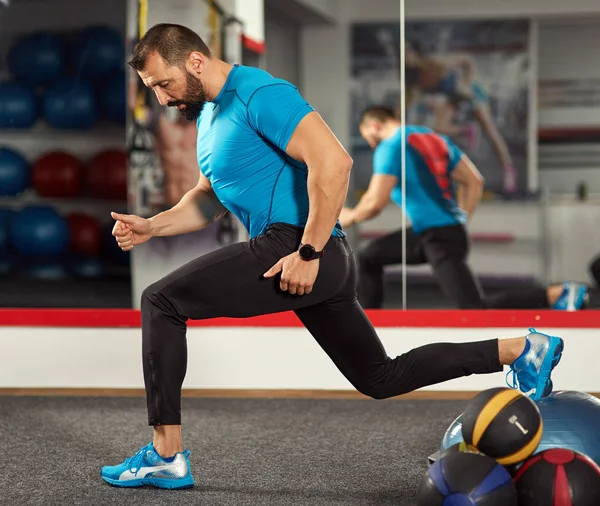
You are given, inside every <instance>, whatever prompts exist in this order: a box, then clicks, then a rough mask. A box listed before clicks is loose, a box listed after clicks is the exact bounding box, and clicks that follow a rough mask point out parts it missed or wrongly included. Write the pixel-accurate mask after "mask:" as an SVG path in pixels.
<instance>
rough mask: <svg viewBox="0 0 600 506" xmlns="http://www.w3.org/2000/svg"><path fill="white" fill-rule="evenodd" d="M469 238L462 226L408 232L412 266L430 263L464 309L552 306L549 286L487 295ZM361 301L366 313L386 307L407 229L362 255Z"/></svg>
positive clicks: (450, 296)
mask: <svg viewBox="0 0 600 506" xmlns="http://www.w3.org/2000/svg"><path fill="white" fill-rule="evenodd" d="M468 254H469V239H468V236H467V232H466V230H465V228H464V227H463V226H462V225H453V226H447V227H439V228H431V229H429V230H425V231H424V232H423V233H422V234H419V235H416V234H414V233H413V231H412V229H410V228H409V229H407V230H406V264H407V265H420V264H425V263H429V264H430V265H431V267H432V269H433V272H434V275H435V277H436V280H437V282H438V283H439V286H440V288H441V289H442V292H443V293H444V295H446V297H447V298H448V299H449V300H451V301H453V302H454V303H455V304H456V306H457V307H458V308H459V309H540V308H547V307H549V306H548V299H547V295H546V288H545V287H528V288H524V289H520V290H512V291H506V292H503V293H499V294H497V295H494V296H491V297H485V296H484V294H483V290H482V289H481V286H480V285H479V282H478V281H477V279H476V277H475V276H474V274H473V272H472V271H471V269H470V267H469V265H468V263H467V257H468ZM358 257H359V265H360V275H359V290H358V293H359V301H360V303H361V304H362V306H363V307H364V308H366V309H379V308H381V307H383V299H384V293H383V268H384V267H385V266H386V265H396V264H400V263H402V230H398V231H396V232H393V233H391V234H389V235H386V236H384V237H381V238H380V239H376V240H374V241H371V242H370V243H368V244H367V246H366V247H364V248H363V249H362V250H361V251H360V252H359V254H358Z"/></svg>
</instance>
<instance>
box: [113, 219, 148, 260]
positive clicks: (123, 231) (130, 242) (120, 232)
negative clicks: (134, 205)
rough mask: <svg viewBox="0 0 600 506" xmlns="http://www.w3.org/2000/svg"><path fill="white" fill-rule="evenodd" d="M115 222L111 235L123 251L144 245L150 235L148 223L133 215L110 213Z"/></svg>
mask: <svg viewBox="0 0 600 506" xmlns="http://www.w3.org/2000/svg"><path fill="white" fill-rule="evenodd" d="M110 215H111V216H112V217H113V219H114V220H115V221H116V223H115V226H114V227H113V230H112V235H113V236H114V237H115V239H116V240H117V244H118V245H119V247H120V248H121V249H122V250H123V251H130V250H132V249H133V247H134V246H137V245H138V244H144V243H145V242H146V241H148V240H149V239H150V238H151V237H152V235H151V232H152V227H151V225H150V221H149V220H147V219H146V218H140V217H139V216H135V215H133V214H118V213H110Z"/></svg>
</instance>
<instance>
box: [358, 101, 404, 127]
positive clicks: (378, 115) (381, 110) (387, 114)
mask: <svg viewBox="0 0 600 506" xmlns="http://www.w3.org/2000/svg"><path fill="white" fill-rule="evenodd" d="M369 119H374V120H376V121H381V122H382V123H383V122H385V121H389V120H391V119H396V115H395V114H394V111H392V109H390V108H389V107H385V106H382V105H372V106H371V107H368V108H367V109H365V110H364V111H363V113H362V114H361V115H360V124H361V125H362V124H363V123H364V122H365V121H367V120H369Z"/></svg>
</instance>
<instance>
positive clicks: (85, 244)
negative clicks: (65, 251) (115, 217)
mask: <svg viewBox="0 0 600 506" xmlns="http://www.w3.org/2000/svg"><path fill="white" fill-rule="evenodd" d="M67 223H68V224H69V233H70V237H71V242H70V245H69V249H70V250H71V251H72V252H74V253H84V254H86V255H100V252H101V231H100V224H99V223H98V220H96V218H94V217H93V216H88V215H87V214H83V213H71V214H69V215H68V216H67Z"/></svg>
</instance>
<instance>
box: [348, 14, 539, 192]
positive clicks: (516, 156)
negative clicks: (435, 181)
mask: <svg viewBox="0 0 600 506" xmlns="http://www.w3.org/2000/svg"><path fill="white" fill-rule="evenodd" d="M396 27H397V28H396V30H394V29H393V25H392V24H372V23H369V24H358V25H355V26H354V27H353V30H352V84H353V86H352V90H353V93H352V111H353V113H352V117H353V127H352V132H353V145H352V147H353V149H355V150H356V151H357V153H358V154H359V157H360V156H361V154H362V153H363V152H364V150H365V146H364V143H363V142H362V141H361V140H360V139H357V138H355V135H356V134H357V133H358V130H357V127H356V119H357V117H358V115H359V114H360V109H361V108H362V107H364V106H365V105H367V104H373V103H382V104H383V105H389V106H392V107H394V106H395V107H396V109H395V110H397V111H398V113H399V112H400V110H399V104H400V100H399V83H400V76H399V71H398V67H399V63H398V62H399V54H398V53H399V50H398V53H394V52H393V49H392V48H393V47H394V46H395V47H397V48H400V30H399V25H398V24H397V25H396ZM405 31H406V43H405V57H406V68H405V79H406V120H407V122H408V123H409V124H418V125H424V126H428V127H430V128H432V129H433V130H435V131H437V132H439V133H442V134H445V135H447V136H449V137H450V138H451V139H452V140H453V141H454V142H455V143H456V144H457V145H458V146H459V147H460V148H461V149H463V151H464V152H465V153H466V154H467V155H468V156H469V157H470V158H471V159H472V160H473V162H474V163H475V165H476V166H477V168H478V169H479V170H480V172H481V173H482V174H483V176H484V177H485V179H486V190H488V191H491V192H494V193H497V194H504V195H520V194H524V193H527V190H528V186H529V177H530V159H531V157H530V141H531V139H530V132H531V128H530V106H531V104H530V100H531V86H532V83H533V80H532V79H531V26H530V22H529V21H528V20H500V21H495V20H494V21H407V22H406V26H405ZM396 54H398V56H397V57H396ZM369 60H371V61H369ZM395 77H396V83H397V86H398V88H397V90H398V94H397V95H394V94H393V81H394V78H395ZM396 104H397V105H396ZM360 179H361V182H362V179H364V178H360ZM367 181H368V180H367Z"/></svg>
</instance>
